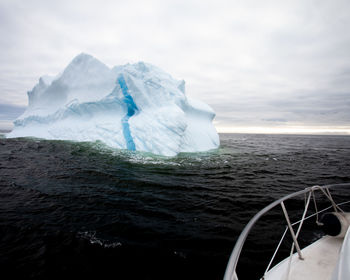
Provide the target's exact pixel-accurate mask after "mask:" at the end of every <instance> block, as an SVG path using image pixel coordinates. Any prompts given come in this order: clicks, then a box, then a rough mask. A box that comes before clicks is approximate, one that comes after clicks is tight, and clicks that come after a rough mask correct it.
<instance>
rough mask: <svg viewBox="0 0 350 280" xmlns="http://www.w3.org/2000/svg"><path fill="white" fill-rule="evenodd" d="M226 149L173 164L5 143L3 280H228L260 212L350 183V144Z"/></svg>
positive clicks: (248, 258)
mask: <svg viewBox="0 0 350 280" xmlns="http://www.w3.org/2000/svg"><path fill="white" fill-rule="evenodd" d="M220 138H221V147H220V148H219V149H218V150H214V151H210V152H205V153H196V154H186V153H183V154H180V155H178V156H177V157H173V158H168V157H160V156H154V155H152V154H147V153H138V152H132V151H120V150H113V149H110V148H108V147H106V146H105V145H103V144H102V143H99V142H96V143H85V142H84V143H77V142H71V141H49V140H41V139H33V138H18V139H6V138H4V137H2V138H0V271H2V275H11V278H12V279H15V278H21V279H63V278H67V277H78V279H83V278H96V277H98V279H109V277H108V276H109V275H110V274H112V275H114V276H115V279H222V277H223V274H224V271H225V267H226V263H227V261H228V257H229V255H230V253H231V250H232V248H233V245H234V243H235V241H236V239H237V237H238V235H239V233H240V231H241V230H242V229H243V227H244V225H245V224H246V223H247V222H248V221H249V219H250V218H251V217H252V216H253V215H254V214H255V213H256V212H257V211H259V210H260V209H261V208H263V207H264V206H266V205H267V204H268V203H270V202H272V201H274V200H275V199H277V198H280V197H281V196H283V195H286V194H288V193H290V192H293V191H297V190H301V189H303V188H305V187H307V186H311V185H315V184H320V185H321V184H322V185H323V184H331V183H344V182H349V181H350V137H349V136H306V135H303V136H301V135H253V134H221V135H220ZM296 204H297V203H296ZM296 204H295V205H296ZM290 207H292V206H290ZM279 217H280V216H279V214H277V213H276V214H272V215H270V216H269V217H268V220H267V221H265V222H263V223H262V224H261V225H260V227H259V226H258V229H257V232H255V236H256V237H253V238H252V239H251V240H250V241H249V242H250V243H249V244H250V245H248V247H247V248H246V249H247V253H246V255H243V256H242V258H243V260H242V264H241V267H242V269H241V271H242V275H243V276H242V278H240V279H253V278H252V277H259V276H261V271H262V270H263V265H266V260H264V259H266V258H267V257H265V255H264V254H265V253H266V252H265V249H263V250H262V251H260V250H259V251H258V249H257V248H258V243H261V244H262V245H261V246H263V248H270V247H271V250H273V249H274V246H275V242H276V239H278V238H279V237H278V236H280V234H281V232H280V231H279V229H278V228H277V227H272V228H271V221H275V220H276V219H279ZM277 229H278V230H277ZM277 231H278V233H276V232H277ZM271 234H272V237H269V236H271ZM316 235H317V234H316ZM266 250H267V249H266ZM267 251H268V250H267ZM259 258H261V259H263V260H264V261H261V263H260V261H259V260H258V259H259ZM267 261H268V260H267ZM252 266H253V267H254V269H253V271H252V269H249V267H252ZM245 269H246V270H247V271H245ZM257 273H260V274H259V275H257ZM2 279H6V278H2Z"/></svg>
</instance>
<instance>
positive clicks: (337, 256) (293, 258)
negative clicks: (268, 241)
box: [224, 183, 350, 280]
mask: <svg viewBox="0 0 350 280" xmlns="http://www.w3.org/2000/svg"><path fill="white" fill-rule="evenodd" d="M344 190H346V191H350V183H344V184H333V185H324V186H318V185H316V186H312V187H307V188H305V189H303V190H301V191H297V192H294V193H291V194H289V195H286V196H284V197H282V198H280V199H278V200H276V201H274V202H272V203H271V204H269V205H268V206H266V207H265V208H264V209H262V210H261V211H260V212H258V213H257V214H256V215H255V216H254V217H253V218H252V219H251V220H250V221H249V222H248V224H247V225H246V226H245V228H244V229H243V231H242V232H241V234H240V236H239V237H238V239H237V241H236V244H235V246H234V248H233V250H232V253H231V256H230V258H229V261H228V264H227V267H226V271H225V275H224V280H238V279H240V278H239V275H237V272H236V268H237V264H238V261H239V258H240V255H241V252H242V248H243V246H244V244H245V241H246V240H247V236H248V235H249V233H250V232H251V230H252V228H253V227H254V225H256V223H257V221H259V220H260V219H261V217H262V216H264V215H265V214H266V213H268V212H269V211H271V210H272V209H274V208H275V207H277V206H280V207H281V210H282V212H283V216H284V221H282V222H283V223H285V230H284V232H282V233H281V239H280V240H279V242H278V243H277V242H276V243H277V247H276V249H275V251H274V252H273V254H272V257H271V260H270V262H269V263H268V265H267V268H266V269H265V271H264V273H263V275H261V276H260V279H261V280H282V279H283V280H306V279H308V280H316V279H317V280H349V279H350V228H349V224H350V214H349V212H346V207H347V206H348V207H349V206H350V197H349V196H348V195H344V197H342V196H341V195H342V193H343V192H344ZM336 191H338V193H340V194H341V195H340V196H339V195H338V196H337V200H338V199H339V198H342V199H344V200H345V201H336V199H333V197H335V196H334V192H336ZM347 194H349V192H347ZM296 198H299V199H303V200H304V203H303V209H300V210H301V211H300V212H301V213H302V215H301V218H300V219H299V220H298V221H296V222H292V221H291V218H290V214H289V212H288V210H287V207H286V202H287V201H288V200H291V199H296ZM346 198H347V199H348V200H346ZM320 200H322V201H323V202H322V207H319V206H320ZM324 200H326V201H327V202H328V204H325V203H324ZM325 205H327V206H326V207H324V206H325ZM344 209H345V210H344ZM313 220H314V221H315V222H316V224H317V226H318V227H319V228H320V229H322V232H324V234H323V235H322V236H321V237H320V238H319V239H317V240H316V241H314V242H312V243H311V244H308V245H307V246H305V247H304V248H301V247H302V246H301V245H300V242H299V239H298V237H299V236H300V232H301V231H302V229H303V225H304V222H305V221H308V222H310V221H313ZM287 232H288V235H289V236H290V237H291V239H292V241H291V244H292V245H291V248H290V254H289V256H287V257H286V258H284V259H282V260H281V261H280V262H278V263H277V264H275V265H272V264H273V263H274V262H275V257H276V255H277V253H278V251H279V249H280V248H281V244H282V243H283V242H285V239H286V235H287ZM266 263H267V262H266ZM252 269H254V267H252ZM252 280H253V279H252Z"/></svg>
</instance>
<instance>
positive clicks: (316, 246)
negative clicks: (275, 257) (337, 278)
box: [264, 235, 344, 280]
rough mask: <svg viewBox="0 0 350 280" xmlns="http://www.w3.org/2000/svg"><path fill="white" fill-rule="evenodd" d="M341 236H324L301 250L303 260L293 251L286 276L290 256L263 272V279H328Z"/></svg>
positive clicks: (336, 259)
mask: <svg viewBox="0 0 350 280" xmlns="http://www.w3.org/2000/svg"><path fill="white" fill-rule="evenodd" d="M343 240H344V239H343V238H334V237H331V236H328V235H327V236H324V237H322V238H321V239H320V240H318V241H316V242H314V243H312V244H311V245H310V246H308V247H306V248H304V249H303V250H302V255H303V258H304V260H300V259H299V258H298V254H297V253H295V254H294V255H293V256H292V261H291V265H290V267H291V269H290V272H289V277H288V275H287V274H288V266H289V262H290V258H287V259H285V260H283V261H282V262H280V263H279V264H277V265H276V266H274V267H273V268H272V269H271V270H270V271H268V272H267V273H266V274H265V277H264V279H265V280H281V279H283V280H284V279H288V280H310V279H317V280H329V279H331V277H332V273H333V271H334V268H335V267H336V264H337V261H338V258H339V252H340V249H341V246H342V243H343Z"/></svg>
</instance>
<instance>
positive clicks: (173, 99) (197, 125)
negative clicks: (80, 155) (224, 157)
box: [8, 54, 219, 156]
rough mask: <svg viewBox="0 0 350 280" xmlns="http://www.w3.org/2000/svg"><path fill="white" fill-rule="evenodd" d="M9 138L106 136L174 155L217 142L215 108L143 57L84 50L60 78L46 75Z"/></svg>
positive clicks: (112, 142)
mask: <svg viewBox="0 0 350 280" xmlns="http://www.w3.org/2000/svg"><path fill="white" fill-rule="evenodd" d="M28 99H29V102H28V103H29V104H28V107H27V109H26V111H25V112H24V114H23V115H22V116H20V117H19V118H18V119H17V120H16V121H15V122H14V125H15V126H14V130H13V131H12V132H11V133H10V134H9V135H8V137H22V136H34V137H39V138H45V139H62V140H76V141H97V140H99V141H102V142H104V143H105V144H107V145H109V146H111V147H114V148H119V149H128V150H132V151H145V152H151V153H154V154H159V155H165V156H174V155H176V154H178V153H180V152H200V151H207V150H211V149H215V148H217V147H218V146H219V136H218V134H217V132H216V130H215V127H214V126H213V124H212V120H213V118H214V117H215V113H214V111H213V110H212V109H211V108H210V107H209V106H208V105H207V104H205V103H203V102H201V101H199V100H196V99H192V98H189V97H187V96H186V94H185V82H184V81H178V80H175V79H173V78H172V77H171V76H170V75H169V74H167V73H165V72H164V71H162V70H161V69H159V68H157V67H155V66H153V65H151V64H148V63H143V62H139V63H136V64H126V65H123V66H115V67H113V68H112V69H110V68H109V67H107V66H106V65H104V64H103V63H102V62H100V61H98V60H97V59H96V58H94V57H92V56H90V55H87V54H80V55H78V56H77V57H75V58H74V59H73V60H72V62H71V63H70V64H69V65H68V66H67V67H66V68H65V70H64V71H63V72H62V74H60V75H58V76H56V77H49V76H45V77H41V78H40V79H39V83H38V84H37V85H36V86H35V87H34V88H33V89H32V90H31V91H29V92H28Z"/></svg>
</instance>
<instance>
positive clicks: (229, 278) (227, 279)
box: [224, 183, 350, 280]
mask: <svg viewBox="0 0 350 280" xmlns="http://www.w3.org/2000/svg"><path fill="white" fill-rule="evenodd" d="M337 187H350V183H345V184H333V185H325V186H313V187H309V188H306V189H304V190H301V191H298V192H294V193H291V194H289V195H286V196H284V197H282V198H280V199H278V200H276V201H274V202H272V203H271V204H269V205H267V206H266V207H265V208H263V209H262V210H261V211H260V212H258V213H257V214H256V215H255V216H254V217H253V218H252V219H251V220H250V221H249V222H248V224H247V225H246V226H245V228H244V229H243V231H242V233H241V234H240V236H239V237H238V239H237V242H236V244H235V246H234V248H233V251H232V253H231V256H230V259H229V261H228V264H227V267H226V271H225V275H224V280H237V279H238V278H237V274H236V267H237V263H238V259H239V256H240V254H241V251H242V248H243V245H244V242H245V240H246V239H247V236H248V234H249V233H250V231H251V229H252V228H253V226H254V225H255V223H256V222H257V221H258V220H259V219H260V218H261V217H262V216H263V215H264V214H266V213H267V212H269V211H270V210H271V209H273V208H274V207H276V206H277V205H281V207H282V210H283V213H284V216H285V218H286V221H287V224H288V226H287V228H286V230H285V231H284V234H283V236H282V239H281V241H280V242H279V244H278V246H277V249H276V251H275V253H274V255H273V256H272V259H271V261H270V263H269V265H268V268H267V269H266V271H265V273H266V272H267V271H268V270H269V267H270V266H271V264H272V261H273V259H274V257H275V255H276V252H277V250H278V249H279V247H280V245H281V243H282V240H283V238H284V236H285V235H286V233H287V230H288V229H289V231H290V233H291V235H292V238H293V247H292V250H291V252H293V250H294V246H295V247H296V249H297V252H298V255H299V258H300V259H302V254H301V250H300V247H299V244H298V241H297V237H298V235H299V232H300V230H301V226H302V223H303V221H305V220H306V219H309V218H311V217H313V216H315V215H317V216H318V214H319V213H321V212H323V211H325V210H327V209H330V208H332V207H333V208H334V210H335V211H336V212H337V211H338V210H340V211H342V210H341V209H340V207H339V205H340V204H338V205H337V204H336V203H335V202H334V201H333V199H332V196H331V194H330V192H329V189H330V188H337ZM316 190H320V191H321V192H323V194H325V196H326V197H327V198H328V199H329V200H330V201H331V203H332V206H330V207H327V208H325V209H322V210H321V211H318V210H317V206H316V200H315V196H314V191H316ZM303 194H304V195H308V198H307V200H306V201H305V210H304V213H303V216H302V219H301V220H300V221H298V222H295V223H293V224H292V223H291V222H290V220H289V216H288V213H287V210H286V208H285V206H284V201H286V200H288V199H290V198H293V197H297V196H300V195H303ZM311 197H313V200H314V204H315V209H316V213H314V214H312V215H310V216H308V217H305V215H306V212H307V209H308V206H309V202H310V200H311ZM349 202H350V201H349ZM317 222H318V217H317ZM298 223H300V225H299V227H298V230H297V233H295V232H294V230H293V227H292V226H293V225H295V224H298Z"/></svg>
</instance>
